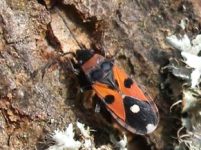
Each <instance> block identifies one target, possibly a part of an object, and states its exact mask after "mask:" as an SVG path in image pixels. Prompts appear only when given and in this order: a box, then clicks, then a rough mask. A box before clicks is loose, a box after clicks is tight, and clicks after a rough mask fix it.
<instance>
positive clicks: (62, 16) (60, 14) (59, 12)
mask: <svg viewBox="0 0 201 150" xmlns="http://www.w3.org/2000/svg"><path fill="white" fill-rule="evenodd" d="M55 11H56V12H58V14H59V16H60V17H61V18H62V20H63V22H64V24H65V25H66V27H67V29H68V30H69V32H70V34H71V35H72V37H73V39H74V40H75V42H76V43H77V45H78V46H79V47H80V49H84V47H83V46H82V45H81V44H80V43H79V42H78V40H77V39H76V38H75V35H74V34H73V32H72V31H71V29H70V28H69V26H68V23H67V21H66V19H65V16H64V15H63V14H62V13H61V11H60V10H59V9H58V8H57V7H55Z"/></svg>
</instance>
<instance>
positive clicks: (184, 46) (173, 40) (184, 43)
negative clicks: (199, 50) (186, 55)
mask: <svg viewBox="0 0 201 150" xmlns="http://www.w3.org/2000/svg"><path fill="white" fill-rule="evenodd" d="M166 39H167V42H168V43H169V44H170V45H171V46H173V47H174V48H176V49H178V50H180V51H190V50H191V42H190V39H189V38H188V36H187V35H186V34H185V35H184V36H183V37H182V38H181V39H178V38H177V37H176V35H171V36H168V37H167V38H166Z"/></svg>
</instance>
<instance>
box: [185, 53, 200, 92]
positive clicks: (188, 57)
mask: <svg viewBox="0 0 201 150" xmlns="http://www.w3.org/2000/svg"><path fill="white" fill-rule="evenodd" d="M181 55H182V57H183V58H184V59H185V60H184V62H185V63H186V64H187V65H188V66H189V67H191V68H193V69H194V70H193V71H192V73H191V87H192V88H195V87H196V86H197V85H198V84H199V83H200V76H201V57H199V56H196V55H193V54H190V53H187V52H182V53H181Z"/></svg>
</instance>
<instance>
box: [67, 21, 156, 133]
mask: <svg viewBox="0 0 201 150" xmlns="http://www.w3.org/2000/svg"><path fill="white" fill-rule="evenodd" d="M64 22H65V20H64ZM70 32H71V31H70ZM78 44H79V43H78ZM74 57H75V59H76V60H77V64H76V65H77V66H79V69H80V72H81V73H83V74H84V76H85V78H86V80H87V81H88V82H89V85H90V87H91V88H92V90H94V91H95V94H96V95H97V96H98V97H99V98H100V100H101V102H102V103H103V104H104V106H105V108H106V109H107V111H108V112H109V113H110V114H111V116H112V117H113V118H114V119H115V120H116V121H117V123H119V124H120V125H121V126H122V127H124V128H125V129H127V130H128V131H130V132H132V133H135V134H140V135H144V134H148V133H151V132H153V131H154V130H155V129H156V127H157V124H158V121H159V114H158V109H157V107H156V104H155V103H154V101H153V100H152V99H151V98H150V97H149V96H147V95H146V94H144V93H143V91H142V90H141V89H140V88H139V86H138V85H137V84H136V83H135V82H134V81H133V80H132V79H131V78H130V77H129V76H128V75H127V74H126V72H125V71H124V70H123V69H121V68H120V67H118V66H117V65H116V64H115V61H114V60H113V59H111V58H107V57H105V56H104V55H101V54H99V53H96V52H95V51H91V50H87V49H83V50H77V51H76V54H75V56H74Z"/></svg>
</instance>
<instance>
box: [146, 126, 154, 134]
mask: <svg viewBox="0 0 201 150" xmlns="http://www.w3.org/2000/svg"><path fill="white" fill-rule="evenodd" d="M146 129H147V133H151V132H153V131H154V130H155V129H156V126H155V125H153V124H148V125H147V126H146Z"/></svg>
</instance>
